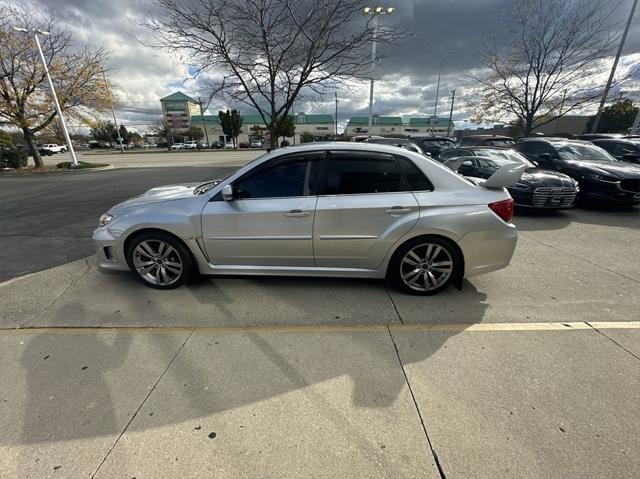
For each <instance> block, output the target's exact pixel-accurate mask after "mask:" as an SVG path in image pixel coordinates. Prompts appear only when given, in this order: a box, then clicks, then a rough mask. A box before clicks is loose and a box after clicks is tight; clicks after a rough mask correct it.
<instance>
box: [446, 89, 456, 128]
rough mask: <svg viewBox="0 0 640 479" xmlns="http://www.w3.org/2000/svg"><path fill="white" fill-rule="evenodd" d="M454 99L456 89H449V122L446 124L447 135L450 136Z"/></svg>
mask: <svg viewBox="0 0 640 479" xmlns="http://www.w3.org/2000/svg"><path fill="white" fill-rule="evenodd" d="M455 99H456V91H455V90H451V109H450V110H449V123H448V124H447V136H451V120H452V119H453V102H454V101H455Z"/></svg>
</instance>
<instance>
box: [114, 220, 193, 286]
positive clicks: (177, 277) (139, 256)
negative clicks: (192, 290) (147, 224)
mask: <svg viewBox="0 0 640 479" xmlns="http://www.w3.org/2000/svg"><path fill="white" fill-rule="evenodd" d="M162 244H164V245H165V246H164V247H162V246H161V245H162ZM126 255H127V263H128V264H129V268H130V269H131V271H132V272H133V273H134V274H135V275H136V276H137V277H138V279H139V280H140V281H142V283H143V284H144V285H146V286H149V287H150V288H155V289H175V288H178V287H180V286H182V285H183V284H185V283H186V282H187V281H189V280H190V279H191V277H192V276H193V273H194V270H195V263H194V260H193V257H192V255H191V252H190V251H189V249H188V248H187V247H186V246H185V244H184V243H183V242H182V241H180V240H179V239H177V238H176V237H175V236H173V235H171V234H168V233H164V232H162V231H145V232H142V233H140V234H137V235H136V236H134V237H133V238H132V239H131V240H130V241H129V243H128V244H127V251H126ZM150 263H155V264H154V265H151V266H146V265H147V264H150ZM177 265H180V267H178V266H177ZM147 268H151V269H149V270H148V271H147ZM145 271H146V273H144V272H145Z"/></svg>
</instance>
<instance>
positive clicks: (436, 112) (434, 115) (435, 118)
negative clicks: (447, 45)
mask: <svg viewBox="0 0 640 479" xmlns="http://www.w3.org/2000/svg"><path fill="white" fill-rule="evenodd" d="M452 53H453V50H452V51H450V52H449V53H447V54H446V55H445V56H444V57H442V60H440V67H438V86H437V87H436V104H435V105H434V106H433V121H435V122H436V125H437V124H438V98H439V96H440V74H441V73H442V65H444V62H445V61H446V59H447V58H449V55H451V54H452ZM431 134H432V135H433V136H436V132H435V131H434V130H433V128H431Z"/></svg>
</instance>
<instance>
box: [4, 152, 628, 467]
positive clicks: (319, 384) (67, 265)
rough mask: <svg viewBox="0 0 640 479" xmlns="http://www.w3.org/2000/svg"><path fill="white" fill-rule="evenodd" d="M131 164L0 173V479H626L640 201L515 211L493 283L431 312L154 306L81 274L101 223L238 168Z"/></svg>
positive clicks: (124, 279) (273, 289) (236, 292)
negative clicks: (111, 214) (638, 204)
mask: <svg viewBox="0 0 640 479" xmlns="http://www.w3.org/2000/svg"><path fill="white" fill-rule="evenodd" d="M176 158H178V157H176ZM180 158H182V157H180ZM193 158H194V159H192V160H191V161H200V159H197V160H196V159H195V157H193ZM228 158H230V157H228ZM247 159H248V158H245V159H241V158H235V159H234V160H233V161H236V162H237V164H240V163H241V162H242V161H246V160H247ZM127 161H129V160H127ZM149 161H150V163H151V166H148V165H147V166H146V167H144V168H122V169H113V170H108V171H101V172H87V173H85V172H83V173H73V174H66V173H65V174H63V173H59V174H49V175H43V176H37V177H35V176H29V177H27V176H24V177H15V176H14V177H0V202H1V204H2V210H1V223H0V225H1V231H0V233H1V236H0V240H1V242H2V247H1V248H0V254H1V256H0V266H1V267H2V273H1V274H2V279H0V280H6V281H5V282H4V283H0V298H1V299H0V301H1V303H2V308H1V311H0V328H1V329H0V351H2V354H0V371H2V381H1V382H0V384H2V390H1V391H0V400H1V402H0V408H1V414H0V476H1V477H104V478H107V477H137V478H141V477H154V478H155V477H230V478H231V477H233V478H235V477H238V478H240V477H302V476H305V477H309V476H311V477H393V478H399V477H402V478H404V477H411V478H413V477H427V478H428V477H433V478H448V479H451V478H470V477H478V478H484V477H504V478H516V477H517V478H520V477H522V478H540V477H562V478H591V477H593V478H600V477H628V478H631V477H637V471H638V470H640V457H639V455H638V451H639V450H640V432H639V431H640V419H639V418H640V369H639V367H640V294H639V293H640V250H639V249H638V247H637V245H638V244H639V242H640V214H639V213H640V210H638V208H635V209H629V210H622V211H607V210H584V209H575V210H570V211H562V212H557V213H544V214H531V213H528V214H524V213H521V214H518V215H517V216H516V218H515V220H514V222H515V223H516V224H517V225H518V227H519V231H520V238H519V244H518V248H517V250H516V254H515V256H514V259H513V262H512V264H511V265H510V266H509V267H508V268H506V269H504V270H502V271H498V272H495V273H490V274H487V275H484V276H479V277H476V278H472V279H471V280H470V281H466V282H465V284H464V286H463V289H462V290H461V291H458V290H456V289H455V288H450V289H448V290H447V291H445V292H444V293H443V294H440V295H437V296H434V297H429V298H421V297H412V296H407V295H403V294H401V293H398V292H396V291H395V290H393V289H391V288H387V287H386V285H385V284H384V283H383V282H380V281H366V280H344V279H340V280H338V279H312V278H306V279H289V278H259V279H255V278H224V279H223V278H214V279H206V280H203V281H200V282H199V283H195V284H192V285H190V286H188V287H184V288H180V289H177V290H173V291H156V290H152V289H149V288H146V287H144V286H142V285H140V284H139V283H137V282H135V281H134V279H133V278H132V277H131V276H130V275H127V274H118V275H102V274H100V273H98V272H97V271H96V268H95V263H94V259H93V258H92V256H91V254H92V246H91V242H90V239H89V237H90V234H91V231H92V229H93V228H94V225H95V221H96V218H97V216H98V215H99V214H100V213H102V212H103V211H105V210H106V209H107V208H108V207H109V206H110V205H111V204H113V203H115V202H117V201H120V200H122V199H124V198H126V197H128V196H131V195H134V194H139V193H141V192H142V191H144V190H146V189H147V188H148V187H150V186H152V185H157V184H166V183H168V182H178V181H197V180H199V179H206V178H211V177H215V176H219V175H223V174H225V172H228V171H230V170H231V169H233V168H234V167H236V166H235V163H234V164H232V163H231V162H228V161H227V160H226V159H220V160H217V159H216V160H215V161H212V164H211V165H209V166H197V167H196V166H187V165H188V164H189V163H188V162H186V160H185V163H184V164H183V165H181V166H178V167H171V168H168V167H164V168H157V167H155V168H154V166H160V165H162V166H168V165H165V164H164V163H160V164H158V163H153V161H157V162H164V161H168V160H163V159H159V160H153V161H151V160H149ZM206 164H207V165H208V163H206ZM123 166H124V165H123ZM25 273H28V274H26V275H25Z"/></svg>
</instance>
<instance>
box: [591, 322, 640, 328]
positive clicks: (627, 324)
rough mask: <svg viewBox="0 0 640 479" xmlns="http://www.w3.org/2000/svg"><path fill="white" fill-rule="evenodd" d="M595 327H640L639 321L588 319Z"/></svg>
mask: <svg viewBox="0 0 640 479" xmlns="http://www.w3.org/2000/svg"><path fill="white" fill-rule="evenodd" d="M589 324H590V325H591V326H593V327H594V328H596V329H640V321H624V322H619V323H618V322H616V321H589Z"/></svg>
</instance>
